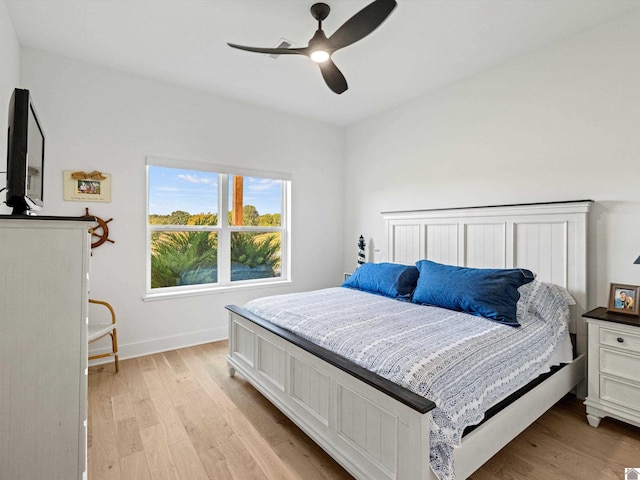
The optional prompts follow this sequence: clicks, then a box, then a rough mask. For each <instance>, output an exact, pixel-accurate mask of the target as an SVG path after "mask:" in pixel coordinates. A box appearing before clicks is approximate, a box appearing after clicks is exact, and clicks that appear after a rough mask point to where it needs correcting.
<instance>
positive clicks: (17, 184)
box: [6, 88, 44, 215]
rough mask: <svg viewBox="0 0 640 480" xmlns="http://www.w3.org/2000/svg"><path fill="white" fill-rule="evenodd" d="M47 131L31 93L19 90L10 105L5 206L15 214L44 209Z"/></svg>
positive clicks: (32, 212)
mask: <svg viewBox="0 0 640 480" xmlns="http://www.w3.org/2000/svg"><path fill="white" fill-rule="evenodd" d="M43 170H44V132H43V131H42V126H41V124H40V121H39V120H38V115H37V113H36V110H35V108H34V106H33V101H32V99H31V95H30V94H29V90H24V89H20V88H16V89H15V90H14V91H13V95H12V96H11V101H10V102H9V131H8V137H7V186H6V189H7V194H6V204H7V205H8V206H10V207H13V211H12V215H33V214H34V212H35V211H37V210H40V209H41V208H42V206H43V198H42V197H43V187H44V184H43V181H42V180H43Z"/></svg>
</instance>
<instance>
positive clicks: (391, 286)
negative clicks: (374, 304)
mask: <svg viewBox="0 0 640 480" xmlns="http://www.w3.org/2000/svg"><path fill="white" fill-rule="evenodd" d="M417 281H418V269H417V268H416V267H414V266H413V265H401V264H399V263H365V264H363V265H361V266H360V268H358V269H357V270H356V271H355V272H354V273H353V274H352V275H351V276H350V277H349V278H348V279H347V280H346V281H345V282H344V283H343V284H342V286H343V287H347V288H355V289H357V290H363V291H365V292H369V293H375V294H378V295H384V296H385V297H391V298H405V299H409V298H410V297H411V292H413V290H414V289H415V288H416V282H417Z"/></svg>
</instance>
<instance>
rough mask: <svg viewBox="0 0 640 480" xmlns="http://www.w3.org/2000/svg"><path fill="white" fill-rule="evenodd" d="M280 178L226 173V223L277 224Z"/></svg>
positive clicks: (280, 188)
mask: <svg viewBox="0 0 640 480" xmlns="http://www.w3.org/2000/svg"><path fill="white" fill-rule="evenodd" d="M281 216H282V180H274V179H272V178H259V177H243V176H240V175H229V224H230V225H234V226H243V225H248V226H251V225H253V226H256V225H257V226H261V227H272V226H273V227H279V226H281V225H282V223H281Z"/></svg>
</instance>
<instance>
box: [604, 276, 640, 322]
mask: <svg viewBox="0 0 640 480" xmlns="http://www.w3.org/2000/svg"><path fill="white" fill-rule="evenodd" d="M607 311H609V312H614V313H623V314H625V315H635V316H638V315H639V313H640V287H639V286H637V285H622V284H618V283H612V284H611V289H610V291H609V305H608V307H607Z"/></svg>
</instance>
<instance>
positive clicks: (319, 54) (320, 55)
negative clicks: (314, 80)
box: [309, 50, 330, 63]
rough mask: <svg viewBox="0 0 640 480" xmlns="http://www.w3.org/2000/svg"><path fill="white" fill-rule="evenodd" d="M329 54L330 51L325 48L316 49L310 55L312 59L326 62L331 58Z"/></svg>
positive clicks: (317, 61)
mask: <svg viewBox="0 0 640 480" xmlns="http://www.w3.org/2000/svg"><path fill="white" fill-rule="evenodd" d="M329 56H330V55H329V53H328V52H325V51H324V50H315V51H313V52H311V55H309V57H311V60H313V61H314V62H316V63H323V62H326V61H327V60H329Z"/></svg>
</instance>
